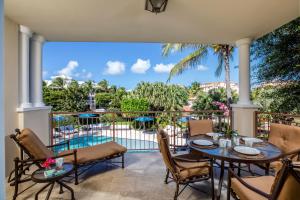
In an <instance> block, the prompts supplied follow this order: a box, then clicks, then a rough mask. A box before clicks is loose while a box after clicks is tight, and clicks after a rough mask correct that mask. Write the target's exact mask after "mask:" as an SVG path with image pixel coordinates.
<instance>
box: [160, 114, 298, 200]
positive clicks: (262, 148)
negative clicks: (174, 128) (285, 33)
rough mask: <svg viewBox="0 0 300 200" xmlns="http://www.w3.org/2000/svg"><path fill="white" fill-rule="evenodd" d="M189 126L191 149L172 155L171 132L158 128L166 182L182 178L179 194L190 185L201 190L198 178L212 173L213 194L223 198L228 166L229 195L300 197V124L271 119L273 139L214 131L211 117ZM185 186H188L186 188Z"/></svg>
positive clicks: (255, 198)
mask: <svg viewBox="0 0 300 200" xmlns="http://www.w3.org/2000/svg"><path fill="white" fill-rule="evenodd" d="M188 126H189V131H188V134H189V138H188V140H187V144H188V147H189V152H188V153H186V154H179V155H176V154H174V155H172V154H171V151H170V149H169V135H168V134H167V133H166V132H165V131H164V130H159V131H158V133H157V137H158V143H159V148H160V152H161V154H162V157H163V160H164V163H165V165H166V168H167V175H166V179H165V183H166V184H167V183H168V180H169V178H171V179H173V180H174V182H175V183H176V190H175V195H174V199H177V198H178V196H179V195H180V194H181V192H182V191H183V190H184V189H185V188H186V187H187V186H190V187H192V188H194V189H196V190H197V189H199V188H196V187H195V185H193V183H196V182H199V181H202V180H209V179H210V180H211V196H212V199H220V198H221V191H222V186H223V185H224V175H225V174H226V172H227V174H228V176H227V177H228V178H227V199H230V198H231V197H233V198H234V199H241V200H260V199H284V200H296V199H299V198H300V162H299V158H300V157H299V155H300V127H296V126H289V125H284V124H271V128H270V134H269V138H268V140H262V139H259V138H255V137H245V136H242V135H237V134H233V135H230V136H228V135H224V134H222V133H214V132H213V122H212V121H211V120H190V121H189V122H188ZM252 167H253V168H256V169H263V172H264V175H260V176H258V174H257V173H255V172H253V170H251V168H252ZM245 168H246V169H245ZM218 169H219V177H218V181H219V182H218V187H217V188H216V191H215V187H216V186H215V184H214V182H215V180H214V178H215V177H216V174H215V173H216V171H217V170H218ZM241 172H243V173H241ZM241 174H247V175H246V176H244V175H243V176H242V175H241ZM170 175H171V176H170ZM249 176H250V177H249ZM180 186H183V187H182V189H181V190H180Z"/></svg>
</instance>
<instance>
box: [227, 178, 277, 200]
mask: <svg viewBox="0 0 300 200" xmlns="http://www.w3.org/2000/svg"><path fill="white" fill-rule="evenodd" d="M243 180H244V181H245V182H246V183H248V184H249V185H251V186H253V187H255V188H257V189H259V190H261V191H262V192H265V193H267V194H269V193H270V191H271V188H272V185H273V182H274V180H275V177H273V176H261V177H248V178H243ZM231 188H232V190H233V191H234V193H235V194H236V195H237V196H238V197H239V198H240V199H241V200H266V199H267V198H265V197H263V196H261V195H259V194H258V193H256V192H254V191H252V190H250V189H248V188H247V187H246V186H244V185H243V184H242V183H241V182H239V181H238V180H237V179H236V178H232V179H231Z"/></svg>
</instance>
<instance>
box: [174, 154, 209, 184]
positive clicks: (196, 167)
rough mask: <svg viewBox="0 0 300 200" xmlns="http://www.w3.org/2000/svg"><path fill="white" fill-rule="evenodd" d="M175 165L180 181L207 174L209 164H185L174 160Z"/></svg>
mask: <svg viewBox="0 0 300 200" xmlns="http://www.w3.org/2000/svg"><path fill="white" fill-rule="evenodd" d="M175 163H176V168H177V170H178V171H179V178H180V180H185V179H189V178H192V177H197V176H204V175H208V174H209V168H210V164H209V163H208V162H185V161H180V160H177V159H175Z"/></svg>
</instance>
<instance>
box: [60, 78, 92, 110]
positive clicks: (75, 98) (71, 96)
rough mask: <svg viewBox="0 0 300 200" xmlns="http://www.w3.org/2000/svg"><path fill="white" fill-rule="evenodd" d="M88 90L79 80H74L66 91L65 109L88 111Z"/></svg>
mask: <svg viewBox="0 0 300 200" xmlns="http://www.w3.org/2000/svg"><path fill="white" fill-rule="evenodd" d="M87 99H88V92H87V91H86V90H84V88H83V87H82V86H79V84H78V82H77V81H74V80H72V82H71V83H70V85H69V86H68V87H67V89H65V91H64V104H63V105H64V110H65V111H69V112H78V111H87V110H88V105H87Z"/></svg>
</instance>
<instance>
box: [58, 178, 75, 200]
mask: <svg viewBox="0 0 300 200" xmlns="http://www.w3.org/2000/svg"><path fill="white" fill-rule="evenodd" d="M56 182H57V183H58V184H59V185H60V186H62V187H64V188H66V189H67V190H69V191H70V192H71V200H75V195H74V190H73V189H72V188H71V187H69V186H68V185H66V184H64V183H63V182H61V181H56Z"/></svg>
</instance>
